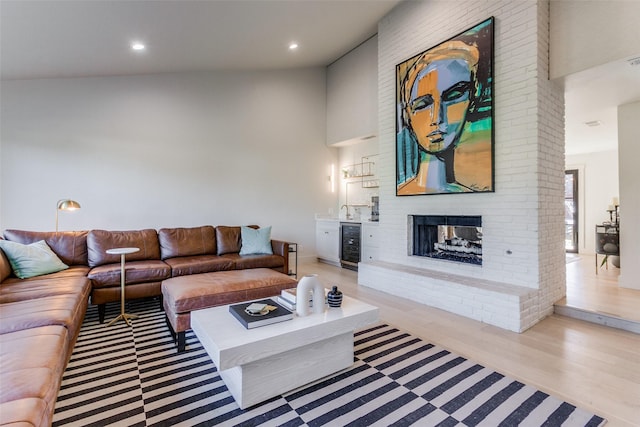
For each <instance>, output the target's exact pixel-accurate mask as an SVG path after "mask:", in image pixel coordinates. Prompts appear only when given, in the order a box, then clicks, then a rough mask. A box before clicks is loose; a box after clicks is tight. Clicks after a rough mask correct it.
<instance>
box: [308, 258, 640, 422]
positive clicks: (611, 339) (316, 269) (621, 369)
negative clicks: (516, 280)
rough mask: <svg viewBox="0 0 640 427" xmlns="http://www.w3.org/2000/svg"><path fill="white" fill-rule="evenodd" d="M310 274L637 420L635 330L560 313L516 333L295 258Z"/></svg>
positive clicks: (424, 334)
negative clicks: (613, 326) (424, 303)
mask: <svg viewBox="0 0 640 427" xmlns="http://www.w3.org/2000/svg"><path fill="white" fill-rule="evenodd" d="M593 262H595V261H594V260H592V264H591V265H592V266H593ZM313 273H315V274H318V277H319V279H320V281H321V282H322V283H323V285H324V286H325V287H329V286H331V285H338V286H339V288H340V289H341V290H342V291H343V292H344V293H346V294H347V295H349V296H353V297H356V298H358V299H361V300H363V301H365V302H368V303H370V304H373V305H376V306H378V307H379V308H380V318H381V320H382V321H384V322H386V323H388V324H390V325H393V326H395V327H397V328H399V329H402V330H405V331H407V332H409V333H411V334H413V335H416V336H418V337H420V338H422V339H423V340H425V341H428V342H432V343H434V344H439V345H441V346H442V347H444V348H447V349H449V350H450V351H453V352H455V353H458V354H460V355H462V356H464V357H466V358H469V359H471V360H474V361H476V362H478V363H480V364H482V365H484V366H487V367H490V368H492V369H495V370H496V371H498V372H501V373H503V374H506V375H509V376H511V377H513V378H516V379H517V380H519V381H522V382H524V383H526V384H530V385H532V386H535V387H537V388H539V389H540V390H542V391H545V392H547V393H550V394H553V395H555V396H557V397H559V398H561V399H564V400H566V401H567V402H570V403H572V404H575V405H579V406H581V407H583V408H585V409H589V410H591V411H593V412H595V413H596V414H598V415H600V416H602V417H605V418H607V420H608V424H607V426H640V335H638V334H634V333H631V332H626V331H621V330H616V329H612V328H608V327H605V326H600V325H595V324H590V323H587V322H584V321H580V320H575V319H570V318H567V317H563V316H559V315H552V316H549V317H548V318H546V319H544V320H542V321H541V322H540V323H538V324H537V325H535V326H534V327H532V328H531V329H529V330H527V331H525V332H524V333H521V334H517V333H514V332H510V331H506V330H503V329H500V328H497V327H494V326H491V325H487V324H484V323H481V322H477V321H474V320H471V319H467V318H465V317H461V316H458V315H455V314H452V313H448V312H446V311H442V310H439V309H435V308H431V307H427V306H424V305H422V304H418V303H416V302H413V301H410V300H407V299H404V298H398V297H395V296H392V295H390V294H386V293H383V292H380V291H376V290H373V289H370V288H367V287H364V286H359V285H358V284H357V272H354V271H350V270H347V269H342V268H338V267H334V266H331V265H327V264H323V263H318V262H304V263H301V264H300V265H299V268H298V277H302V275H305V274H313ZM568 281H569V280H568Z"/></svg>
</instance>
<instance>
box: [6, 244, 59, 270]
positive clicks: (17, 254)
mask: <svg viewBox="0 0 640 427" xmlns="http://www.w3.org/2000/svg"><path fill="white" fill-rule="evenodd" d="M0 248H2V250H3V251H4V253H5V255H6V256H7V258H8V259H9V263H10V264H11V268H12V269H13V273H14V274H15V275H16V276H18V277H19V278H21V279H28V278H29V277H34V276H40V275H42V274H48V273H55V272H57V271H61V270H64V269H67V268H69V266H68V265H66V264H65V263H63V262H62V261H60V258H58V256H57V255H56V254H55V253H54V252H53V251H52V250H51V248H50V247H49V246H48V245H47V243H46V242H45V241H44V240H40V241H38V242H34V243H30V244H28V245H24V244H22V243H16V242H10V241H8V240H0Z"/></svg>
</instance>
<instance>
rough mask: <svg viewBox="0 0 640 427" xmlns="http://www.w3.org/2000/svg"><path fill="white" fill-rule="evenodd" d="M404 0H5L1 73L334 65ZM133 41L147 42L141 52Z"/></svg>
mask: <svg viewBox="0 0 640 427" xmlns="http://www.w3.org/2000/svg"><path fill="white" fill-rule="evenodd" d="M399 1H400V0H366V1H362V0H297V1H294V0H206V1H194V0H162V1H159V0H156V1H153V0H150V1H145V0H142V1H141V0H124V1H122V0H120V1H116V0H83V1H80V0H1V1H0V15H1V18H0V19H1V26H0V36H1V42H0V48H1V57H0V58H1V59H2V63H1V76H2V79H25V78H26V79H32V78H43V77H80V76H107V75H122V74H146V73H164V72H176V71H203V70H213V69H274V68H293V67H314V66H325V65H328V64H330V63H331V62H333V61H335V60H336V59H338V58H339V57H340V56H342V55H344V54H345V53H347V52H348V51H349V50H351V49H352V48H354V47H355V46H357V45H358V44H360V43H362V42H364V41H365V40H367V39H368V38H369V37H371V36H372V35H374V34H375V33H376V32H377V23H378V21H379V20H380V19H381V18H382V17H383V16H384V15H386V14H387V13H388V12H389V11H390V10H391V9H392V8H393V7H394V6H395V5H396V4H398V3H399ZM134 40H140V41H142V42H144V43H146V45H147V50H146V51H145V52H144V53H142V54H136V53H135V52H132V51H131V50H130V49H129V44H130V43H131V42H132V41H134ZM292 41H297V42H298V43H299V44H300V48H299V49H298V50H297V51H295V52H290V51H289V50H288V45H289V43H290V42H292Z"/></svg>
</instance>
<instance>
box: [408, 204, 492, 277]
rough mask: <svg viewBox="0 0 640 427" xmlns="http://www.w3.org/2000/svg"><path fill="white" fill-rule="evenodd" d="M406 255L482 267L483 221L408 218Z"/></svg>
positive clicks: (444, 216) (472, 219) (474, 219)
mask: <svg viewBox="0 0 640 427" xmlns="http://www.w3.org/2000/svg"><path fill="white" fill-rule="evenodd" d="M409 229H410V230H411V234H412V235H411V238H410V239H409V244H410V248H409V253H410V254H411V255H414V256H421V257H427V258H435V259H440V260H446V261H454V262H462V263H466V264H475V265H482V217H481V216H451V215H409Z"/></svg>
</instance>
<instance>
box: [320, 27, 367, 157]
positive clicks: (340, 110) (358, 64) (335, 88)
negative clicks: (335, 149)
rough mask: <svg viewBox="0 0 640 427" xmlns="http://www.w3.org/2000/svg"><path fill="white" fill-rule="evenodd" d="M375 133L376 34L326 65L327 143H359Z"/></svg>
mask: <svg viewBox="0 0 640 427" xmlns="http://www.w3.org/2000/svg"><path fill="white" fill-rule="evenodd" d="M377 132H378V37H377V36H374V37H372V38H370V39H369V40H367V41H366V42H364V43H362V44H361V45H360V46H358V47H357V48H355V49H354V50H352V51H351V52H349V53H348V54H346V55H345V56H343V57H342V58H340V59H338V60H337V61H336V62H334V63H333V64H331V65H329V66H328V67H327V144H328V145H334V144H338V143H341V142H346V141H349V142H361V141H366V140H368V139H371V138H373V137H375V135H376V134H377Z"/></svg>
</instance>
